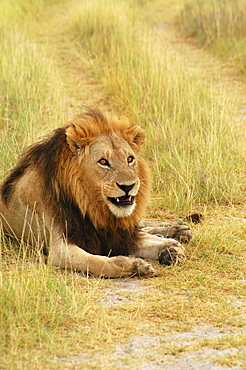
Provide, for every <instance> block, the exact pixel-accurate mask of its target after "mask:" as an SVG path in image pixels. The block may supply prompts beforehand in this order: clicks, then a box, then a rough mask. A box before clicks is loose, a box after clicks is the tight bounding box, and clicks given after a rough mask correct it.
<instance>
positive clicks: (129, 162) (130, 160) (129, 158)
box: [127, 155, 135, 164]
mask: <svg viewBox="0 0 246 370" xmlns="http://www.w3.org/2000/svg"><path fill="white" fill-rule="evenodd" d="M134 160H135V158H134V157H133V156H132V155H130V156H129V157H128V158H127V163H128V164H132V163H133V162H134Z"/></svg>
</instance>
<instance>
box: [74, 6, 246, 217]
mask: <svg viewBox="0 0 246 370" xmlns="http://www.w3.org/2000/svg"><path fill="white" fill-rule="evenodd" d="M72 28H73V31H74V34H75V35H76V37H77V38H78V40H79V41H80V43H81V45H82V46H83V48H84V47H86V48H87V52H88V54H89V56H90V57H91V58H93V67H94V70H95V73H96V76H97V78H98V79H100V81H102V82H103V83H104V85H105V86H106V88H107V90H108V91H109V93H110V94H111V96H112V97H113V99H114V101H115V103H116V104H117V105H118V107H120V109H122V110H124V111H125V112H126V114H128V115H130V116H131V118H132V120H133V122H137V123H140V124H142V125H143V126H145V128H146V131H147V138H148V144H147V151H146V155H147V157H148V159H149V161H150V163H151V167H152V170H153V175H154V188H155V190H157V191H158V192H159V194H161V195H162V197H163V202H164V204H166V206H167V207H171V208H172V209H173V208H176V209H179V210H181V209H184V208H186V207H191V206H192V204H194V203H200V202H209V201H212V202H221V201H222V202H223V201H233V199H235V198H237V197H240V196H242V189H243V187H244V184H245V181H244V170H245V165H244V160H243V158H244V153H245V151H244V143H243V141H244V140H243V138H242V133H241V132H237V128H236V127H235V126H234V125H233V122H232V117H231V116H230V114H229V113H228V111H227V109H226V103H223V102H222V103H221V104H218V102H215V101H214V99H213V98H212V96H211V93H210V90H209V87H208V86H206V85H205V84H204V83H201V82H200V81H199V79H198V78H197V77H195V76H193V75H192V74H191V73H189V72H188V71H187V70H185V69H184V68H183V66H182V60H181V59H179V57H178V56H176V55H174V54H173V52H172V50H171V49H170V48H169V47H168V46H167V45H165V44H163V42H160V41H158V40H157V38H156V37H155V34H153V33H152V32H151V31H150V29H146V28H145V27H144V26H143V24H142V23H140V22H138V18H137V11H136V8H134V7H131V5H130V3H129V2H126V1H108V2H107V4H105V2H103V1H100V0H98V1H89V2H85V3H83V4H80V5H79V6H78V8H77V9H76V11H75V13H74V17H73V20H72Z"/></svg>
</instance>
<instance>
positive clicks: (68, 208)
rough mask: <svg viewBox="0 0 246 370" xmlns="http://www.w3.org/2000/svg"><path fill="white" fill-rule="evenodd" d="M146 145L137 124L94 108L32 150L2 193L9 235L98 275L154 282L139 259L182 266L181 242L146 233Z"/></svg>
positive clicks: (57, 262)
mask: <svg viewBox="0 0 246 370" xmlns="http://www.w3.org/2000/svg"><path fill="white" fill-rule="evenodd" d="M144 138H145V135H144V131H143V129H142V128H140V127H139V126H138V125H130V124H129V123H128V122H125V121H123V120H117V119H112V118H107V117H106V116H104V115H103V114H102V113H101V111H100V110H98V109H88V110H87V111H86V113H84V114H82V115H80V116H79V117H78V118H77V119H75V120H74V121H73V122H71V123H70V124H68V125H66V126H65V127H62V128H58V129H57V130H55V131H54V132H53V134H52V135H51V136H49V137H48V138H45V139H44V140H42V141H40V142H38V143H36V144H34V145H32V146H31V147H29V148H28V149H27V151H26V152H25V153H24V155H23V156H22V157H21V159H20V160H19V162H18V164H17V165H16V167H14V169H13V170H12V171H11V172H10V174H9V176H8V177H7V179H6V180H5V181H4V183H3V184H2V185H1V188H0V216H1V217H0V219H1V221H2V227H3V230H4V232H5V233H6V234H8V235H10V236H12V237H15V238H17V239H21V240H22V241H24V242H25V243H27V245H32V246H34V247H37V246H38V248H41V249H42V250H43V251H44V252H46V251H49V257H48V258H49V261H50V263H51V264H52V265H54V266H59V267H61V268H65V269H72V270H76V271H83V272H85V273H89V274H91V275H94V276H103V277H109V278H116V277H126V276H132V275H135V274H138V275H141V276H148V277H150V276H153V275H154V269H153V267H152V266H151V265H150V264H149V263H148V262H146V261H144V260H143V259H141V258H139V257H142V258H147V259H158V258H159V261H160V263H163V264H170V263H171V262H172V263H182V262H183V261H184V260H185V255H184V247H183V246H182V245H181V244H180V243H179V242H178V241H177V240H174V239H167V238H164V237H163V236H157V235H150V234H148V233H146V232H145V231H144V229H141V228H140V227H139V221H140V219H141V216H142V214H143V212H144V210H145V208H146V205H147V203H148V198H149V193H150V179H149V172H148V167H147V165H146V163H145V161H144V159H143V158H142V157H141V156H140V155H139V150H140V147H141V145H142V144H143V142H144ZM158 230H159V229H158ZM176 231H177V230H176ZM186 231H188V234H189V232H190V231H189V228H188V227H187V229H186V230H183V228H180V232H179V231H178V233H177V236H178V237H179V236H180V235H179V234H182V232H184V233H185V232H186ZM165 232H166V231H165ZM188 234H187V235H188ZM189 238H190V237H189V236H188V239H189Z"/></svg>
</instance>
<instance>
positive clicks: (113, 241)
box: [67, 216, 137, 256]
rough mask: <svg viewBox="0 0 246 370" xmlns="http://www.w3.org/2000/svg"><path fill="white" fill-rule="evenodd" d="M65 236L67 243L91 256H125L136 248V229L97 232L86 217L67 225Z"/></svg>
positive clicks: (101, 230)
mask: <svg viewBox="0 0 246 370" xmlns="http://www.w3.org/2000/svg"><path fill="white" fill-rule="evenodd" d="M67 235H68V242H70V243H74V244H76V245H77V246H78V247H80V248H82V249H84V250H85V251H87V252H89V253H92V254H100V255H103V256H117V255H125V256H127V255H129V254H132V253H133V252H134V251H136V248H137V229H135V230H133V231H128V230H123V229H116V230H107V229H99V230H97V229H96V228H95V227H94V225H93V224H92V222H91V221H90V220H89V218H88V217H87V216H86V217H85V218H83V219H80V220H78V219H77V221H76V222H73V223H72V224H70V225H69V224H68V232H67Z"/></svg>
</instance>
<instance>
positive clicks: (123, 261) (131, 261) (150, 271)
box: [111, 256, 155, 277]
mask: <svg viewBox="0 0 246 370" xmlns="http://www.w3.org/2000/svg"><path fill="white" fill-rule="evenodd" d="M111 259H114V263H115V264H117V265H118V266H119V267H120V268H121V269H122V272H121V276H122V277H123V276H125V277H126V276H132V275H138V276H141V277H152V276H154V274H155V270H154V268H153V267H152V265H151V264H150V263H148V262H146V261H144V260H143V259H141V258H135V257H124V256H117V257H111Z"/></svg>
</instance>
